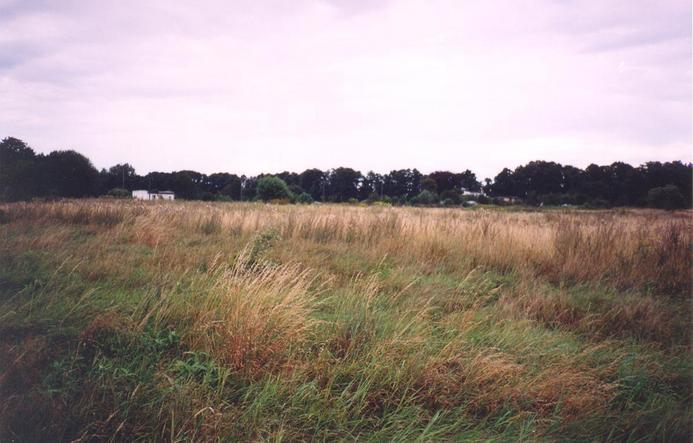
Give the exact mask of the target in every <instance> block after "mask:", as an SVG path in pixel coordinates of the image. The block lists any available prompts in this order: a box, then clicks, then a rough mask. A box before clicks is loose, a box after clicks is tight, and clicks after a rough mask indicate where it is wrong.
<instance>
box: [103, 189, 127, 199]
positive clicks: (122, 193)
mask: <svg viewBox="0 0 693 443" xmlns="http://www.w3.org/2000/svg"><path fill="white" fill-rule="evenodd" d="M106 195H108V196H109V197H113V198H130V197H132V193H131V192H130V191H128V190H127V189H123V188H113V189H111V190H110V191H108V192H107V193H106Z"/></svg>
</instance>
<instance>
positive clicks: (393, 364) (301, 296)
mask: <svg viewBox="0 0 693 443" xmlns="http://www.w3.org/2000/svg"><path fill="white" fill-rule="evenodd" d="M692 224H693V223H692V220H691V217H690V213H689V212H686V211H683V212H664V211H655V210H611V211H579V210H545V211H514V210H503V209H484V208H476V209H474V210H467V209H459V208H454V209H445V208H413V207H399V208H395V207H388V206H370V207H360V206H346V205H309V206H290V205H265V204H259V203H221V202H217V203H203V202H135V201H117V200H80V201H71V200H65V201H55V202H33V203H11V204H2V205H0V440H1V441H43V440H46V439H47V438H48V439H51V440H59V441H86V440H125V441H132V440H170V441H215V440H224V441H239V440H240V441H247V440H252V441H296V440H330V441H331V440H347V441H351V440H366V441H389V440H396V441H460V440H461V441H516V440H525V441H556V440H561V441H566V440H570V441H688V440H690V437H691V429H690V423H691V418H692V417H691V408H690V396H691V389H690V386H691V360H690V340H689V337H690V336H689V322H690V298H689V297H690V291H691V227H692Z"/></svg>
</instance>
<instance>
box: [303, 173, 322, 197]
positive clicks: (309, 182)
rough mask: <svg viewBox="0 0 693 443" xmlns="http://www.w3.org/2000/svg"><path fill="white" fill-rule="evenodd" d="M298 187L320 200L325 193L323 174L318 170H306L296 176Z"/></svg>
mask: <svg viewBox="0 0 693 443" xmlns="http://www.w3.org/2000/svg"><path fill="white" fill-rule="evenodd" d="M298 181H299V185H300V186H301V187H302V188H303V189H304V190H305V191H306V192H307V193H309V194H310V196H311V197H313V200H322V199H323V198H322V196H323V193H324V191H325V189H324V187H325V184H326V183H325V173H324V172H322V171H321V170H320V169H306V170H305V171H303V172H302V173H301V174H299V176H298Z"/></svg>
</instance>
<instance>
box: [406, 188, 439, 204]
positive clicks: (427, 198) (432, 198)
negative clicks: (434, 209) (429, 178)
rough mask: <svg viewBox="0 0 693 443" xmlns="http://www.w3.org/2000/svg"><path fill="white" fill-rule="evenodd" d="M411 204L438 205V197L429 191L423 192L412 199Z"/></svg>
mask: <svg viewBox="0 0 693 443" xmlns="http://www.w3.org/2000/svg"><path fill="white" fill-rule="evenodd" d="M411 202H412V204H414V205H434V204H437V203H438V196H437V195H436V194H435V193H433V192H431V191H428V190H424V191H421V192H420V193H419V195H417V196H416V197H414V198H412V199H411Z"/></svg>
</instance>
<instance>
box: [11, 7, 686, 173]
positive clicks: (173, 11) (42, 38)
mask: <svg viewBox="0 0 693 443" xmlns="http://www.w3.org/2000/svg"><path fill="white" fill-rule="evenodd" d="M499 11H503V12H501V13H499ZM690 19H691V4H690V2H687V1H681V0H668V1H664V2H658V3H657V4H656V5H652V4H651V3H649V2H644V1H637V2H632V1H612V2H608V3H600V4H599V5H594V4H591V3H588V2H585V1H575V2H569V3H556V2H552V1H550V0H543V1H542V2H541V3H540V4H538V5H537V4H536V3H535V4H534V7H530V6H529V5H528V4H525V3H522V4H518V3H517V2H509V1H507V0H503V1H495V2H479V1H471V2H467V3H464V4H459V3H457V2H452V1H439V2H434V3H430V2H420V1H410V0H404V1H388V0H374V1H367V0H363V1H359V2H348V3H347V2H339V1H333V0H329V1H328V0H325V1H309V0H301V1H299V2H296V3H292V5H290V6H288V5H284V4H281V3H278V2H268V3H263V4H262V5H259V4H257V3H255V2H241V3H238V4H235V5H233V6H229V5H226V4H224V3H223V2H216V1H210V2H205V4H204V5H203V6H202V7H200V6H197V7H196V6H190V5H186V4H184V3H179V2H174V3H171V2H164V1H155V2H149V3H147V5H139V4H137V2H99V4H85V3H83V2H74V1H58V2H44V1H28V2H19V1H13V0H11V1H7V0H5V1H0V91H2V92H3V93H2V94H0V122H2V123H0V133H2V134H6V135H7V136H13V137H16V138H19V139H22V140H24V141H25V142H27V143H28V144H29V145H30V146H31V147H32V148H33V149H34V150H35V151H36V152H39V153H45V154H47V153H48V152H50V151H53V150H64V149H73V150H75V151H77V152H80V153H82V154H84V155H85V156H87V157H88V158H89V159H90V160H91V161H92V162H93V164H94V165H95V166H96V167H97V168H98V169H102V168H108V167H110V166H114V165H116V164H119V163H129V164H130V165H132V166H133V167H134V168H135V169H136V171H137V172H138V174H141V175H145V174H147V173H149V172H170V171H180V170H194V171H198V172H201V173H204V174H211V173H214V172H229V173H235V174H243V175H249V176H252V175H257V174H259V173H272V174H276V173H280V172H283V171H291V172H300V171H303V170H306V169H310V168H318V169H321V170H327V169H332V168H336V167H349V168H352V169H355V170H358V171H361V172H363V173H366V172H368V171H371V170H372V171H377V172H379V173H387V172H388V171H390V170H397V169H406V168H412V167H414V168H416V169H418V170H419V171H421V172H422V173H430V172H434V171H437V170H451V171H463V170H466V169H469V170H471V171H473V172H474V173H475V174H477V178H478V179H479V180H483V179H484V178H487V177H488V178H493V177H495V175H496V174H497V173H498V172H500V171H501V170H502V169H503V168H505V167H507V168H510V169H514V168H515V167H517V166H520V165H523V164H526V163H528V162H529V161H533V160H543V161H554V162H556V163H560V164H568V165H572V166H576V167H579V168H581V169H584V168H585V167H586V166H588V165H589V164H591V163H595V164H599V165H608V164H611V163H613V162H616V161H622V162H625V163H628V164H631V165H633V166H639V165H641V164H643V163H645V162H647V161H661V162H668V161H676V160H680V161H682V162H684V163H690V162H692V161H693V144H692V130H693V126H692V123H691V87H690V78H691V57H692V55H691V20H690ZM124 29H127V32H123V30H124ZM268 29H269V31H268Z"/></svg>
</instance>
